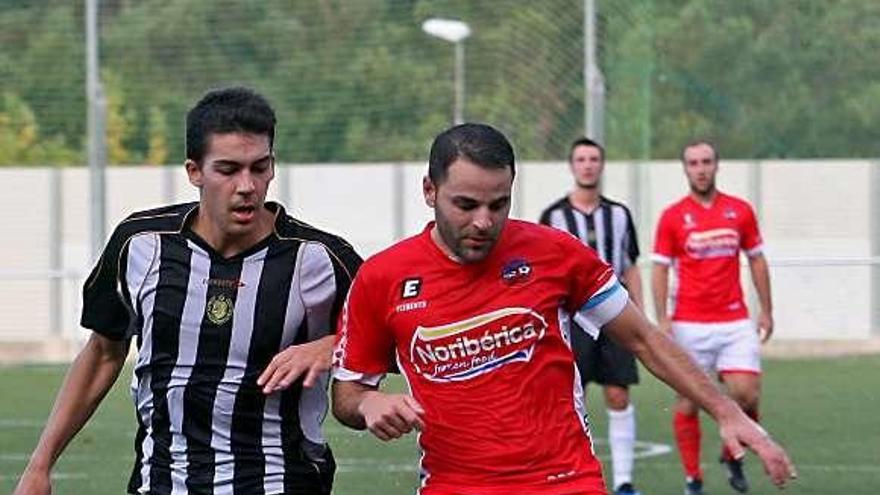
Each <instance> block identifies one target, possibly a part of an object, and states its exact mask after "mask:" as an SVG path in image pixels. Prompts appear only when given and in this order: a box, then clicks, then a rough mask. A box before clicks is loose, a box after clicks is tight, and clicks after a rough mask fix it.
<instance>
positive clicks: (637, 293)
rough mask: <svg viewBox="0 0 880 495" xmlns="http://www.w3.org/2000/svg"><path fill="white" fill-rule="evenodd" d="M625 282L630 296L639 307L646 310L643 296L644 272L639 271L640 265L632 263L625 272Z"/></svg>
mask: <svg viewBox="0 0 880 495" xmlns="http://www.w3.org/2000/svg"><path fill="white" fill-rule="evenodd" d="M623 283H624V285H626V290H627V292H629V298H630V299H632V301H633V302H634V303H636V306H638V308H639V309H641V310H644V308H645V304H644V299H643V297H642V274H641V273H640V272H639V267H638V265H631V266H630V267H629V268H627V269H626V270H625V271H624V272H623Z"/></svg>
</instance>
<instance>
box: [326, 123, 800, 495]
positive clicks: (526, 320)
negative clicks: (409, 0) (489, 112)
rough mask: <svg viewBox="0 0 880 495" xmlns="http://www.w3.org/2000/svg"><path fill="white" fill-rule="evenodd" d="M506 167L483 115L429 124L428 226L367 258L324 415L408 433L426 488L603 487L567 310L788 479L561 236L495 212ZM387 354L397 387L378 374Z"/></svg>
mask: <svg viewBox="0 0 880 495" xmlns="http://www.w3.org/2000/svg"><path fill="white" fill-rule="evenodd" d="M514 171H515V165H514V154H513V149H512V147H511V146H510V143H509V142H508V141H507V139H506V138H505V137H504V135H503V134H501V133H500V132H498V131H497V130H495V129H493V128H492V127H490V126H487V125H482V124H463V125H459V126H455V127H453V128H451V129H448V130H447V131H445V132H443V133H441V134H440V135H438V136H437V138H436V139H435V140H434V144H433V145H432V147H431V153H430V160H429V167H428V176H427V177H425V178H424V180H423V192H424V196H425V202H426V203H427V204H428V206H429V207H431V208H433V209H434V219H435V220H434V222H431V223H429V224H428V225H427V226H426V228H425V229H424V231H422V233H420V234H418V235H416V236H413V237H410V238H408V239H405V240H403V241H401V242H399V243H397V244H395V245H393V246H391V247H390V248H388V249H386V250H385V251H382V252H380V253H378V254H376V255H375V256H373V257H371V258H370V259H369V260H367V261H366V262H365V263H364V265H363V267H362V268H361V270H360V271H359V272H358V275H357V277H356V279H355V282H354V283H353V284H352V288H351V292H350V293H349V296H348V299H347V301H346V305H345V308H344V309H343V313H342V316H341V317H340V331H339V336H338V344H337V351H336V358H335V364H334V366H335V368H334V378H335V379H334V384H333V399H334V401H333V412H334V414H335V415H336V417H337V418H339V419H340V421H342V422H343V423H345V424H347V425H349V426H351V427H353V428H357V429H364V428H366V429H369V431H370V432H371V433H373V434H374V435H376V436H377V437H378V438H380V439H382V440H391V439H394V438H398V437H400V436H401V435H404V434H406V433H408V432H410V431H412V430H413V429H417V430H419V440H418V443H419V447H420V449H421V451H422V455H421V457H420V464H421V466H420V476H421V487H420V493H421V494H423V495H452V494H455V495H502V494H507V493H529V494H532V495H562V494H572V495H573V494H579V495H605V494H606V493H607V490H606V488H605V483H604V481H603V479H602V472H601V468H600V465H599V463H598V460H597V459H596V458H595V455H594V454H593V451H592V444H591V441H590V436H589V429H588V425H587V424H586V423H585V422H584V416H583V414H584V407H583V406H584V404H583V393H582V389H581V387H580V384H579V383H577V382H576V380H575V364H574V358H573V355H572V353H571V349H570V347H569V345H570V344H569V338H568V333H569V331H570V329H571V326H570V322H571V321H572V320H576V321H577V322H578V323H579V324H580V326H581V327H582V328H584V329H585V330H587V331H589V332H591V333H593V334H594V335H595V334H596V333H597V332H599V331H600V328H601V331H603V332H608V333H609V334H610V335H611V336H612V337H613V338H615V339H616V340H617V341H618V342H619V343H620V344H621V345H623V346H624V347H626V348H628V349H630V350H631V351H632V352H634V353H635V354H636V356H638V358H639V359H640V360H641V361H642V362H643V363H644V364H645V365H646V366H647V367H648V369H650V370H651V371H652V372H653V373H654V374H656V375H657V376H658V377H660V378H661V379H662V380H664V381H665V382H667V383H669V384H670V385H672V386H673V387H674V388H675V389H676V390H678V391H679V392H680V393H681V394H683V395H685V396H688V397H691V398H692V399H693V400H694V401H695V402H697V403H698V404H700V405H701V406H702V407H704V408H705V409H706V410H707V411H709V412H710V414H712V416H713V417H715V418H716V419H717V420H718V422H719V424H720V431H721V436H722V438H723V441H724V442H725V443H726V444H727V445H728V446H729V447H730V448H731V449H733V450H734V451H735V452H736V453H737V454H740V453H741V452H742V449H743V445H748V446H750V447H751V448H752V449H754V450H755V451H756V452H757V453H758V455H759V456H760V457H761V458H762V460H763V461H764V462H765V467H766V468H767V471H768V473H769V474H770V477H771V479H772V480H773V482H774V483H776V484H777V485H780V486H782V485H784V484H785V483H786V481H787V480H788V479H789V477H790V476H792V475H793V467H792V465H791V463H790V461H789V460H788V457H787V455H786V454H785V452H784V451H783V450H782V449H781V448H780V447H779V446H777V445H776V444H775V443H774V442H773V441H772V440H771V439H770V437H769V436H768V435H767V434H766V433H765V432H763V431H762V430H761V429H760V428H759V427H758V426H757V425H756V424H755V423H754V422H752V421H751V420H750V419H749V418H748V417H747V416H746V415H745V414H743V413H742V411H741V410H740V409H739V407H737V405H736V404H735V403H734V402H733V401H731V400H730V399H729V398H727V397H725V396H724V395H723V394H721V393H720V392H719V391H718V390H717V389H716V388H715V386H714V384H712V382H711V381H710V380H709V379H708V377H706V375H705V374H703V373H702V371H701V370H700V369H699V368H698V367H697V366H696V365H695V364H694V363H693V361H692V360H691V359H690V358H688V356H687V354H686V353H685V352H684V351H683V350H682V349H681V348H680V347H678V346H677V345H676V344H675V343H674V342H673V341H672V339H670V338H669V337H668V336H667V335H666V334H664V333H662V332H658V331H656V329H655V327H654V326H653V325H651V324H650V323H649V322H648V321H647V319H645V317H644V316H643V314H642V313H641V311H640V310H639V309H638V308H637V307H636V306H635V305H633V304H632V303H630V302H629V300H628V297H627V294H626V290H625V289H623V288H622V287H621V286H620V284H619V283H617V278H616V276H615V275H614V272H613V270H612V269H611V268H610V267H609V266H608V265H606V264H605V263H603V262H602V261H601V260H600V259H598V258H597V257H596V255H595V253H594V252H593V251H592V250H590V249H588V248H587V247H586V246H584V245H583V244H582V243H581V242H579V241H578V240H577V239H574V238H573V237H572V236H570V235H568V234H565V233H563V232H560V231H559V230H557V229H552V228H548V227H545V226H541V225H536V224H532V223H529V222H522V221H517V220H508V214H509V212H510V199H511V188H512V185H513V177H514ZM393 358H396V360H397V363H398V365H399V369H400V371H401V372H402V373H403V374H404V376H405V377H406V379H407V383H408V384H409V387H410V393H402V394H391V393H386V392H383V391H381V390H380V389H379V385H380V383H381V381H382V379H383V377H384V375H385V373H387V372H388V371H389V370H390V368H391V362H392V359H393Z"/></svg>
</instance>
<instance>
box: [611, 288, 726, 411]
mask: <svg viewBox="0 0 880 495" xmlns="http://www.w3.org/2000/svg"><path fill="white" fill-rule="evenodd" d="M604 331H607V332H608V334H609V336H610V337H612V338H613V339H614V340H615V341H617V342H618V343H619V344H621V345H623V346H624V347H626V348H627V349H629V350H630V351H631V352H632V353H633V354H635V355H636V357H638V358H639V360H640V361H642V363H643V364H644V365H645V366H646V367H647V368H648V370H649V371H650V372H651V373H653V374H654V375H655V376H657V378H659V379H660V380H662V381H664V382H665V383H666V384H668V385H669V386H670V387H672V388H673V389H675V390H676V391H677V392H678V393H680V394H681V395H683V396H685V397H687V398H689V399H691V400H693V401H694V402H695V403H697V404H698V405H699V406H700V407H702V408H703V409H705V410H706V411H708V412H709V413H710V414H711V415H712V416H713V417H715V418H719V417H721V416H724V415H726V414H730V413H735V411H736V410H737V409H738V408H737V407H736V404H735V403H733V401H731V400H730V399H729V398H727V397H725V396H724V395H723V394H721V393H720V391H719V390H718V389H717V388H716V387H715V385H714V384H713V383H712V381H711V380H710V379H709V377H708V376H707V375H706V374H705V373H703V371H702V370H701V369H700V368H699V367H698V366H697V365H696V363H694V361H693V360H692V359H691V358H690V356H688V354H687V353H686V352H685V351H684V350H683V349H682V348H681V347H680V346H679V345H678V344H676V343H675V342H674V341H673V340H672V339H671V338H670V337H669V336H668V335H666V334H665V333H664V332H660V331H658V330H657V329H656V328H655V327H654V326H653V325H651V323H650V322H649V321H648V320H647V319H646V318H645V316H644V315H643V314H642V313H641V312H640V311H639V310H637V309H636V308H634V307H633V306H632V305H630V306H628V307H627V308H625V309H624V311H623V313H621V314H620V315H619V316H618V317H617V318H615V319H614V320H612V322H610V323H609V324H608V325H607V326H606V327H605V329H604Z"/></svg>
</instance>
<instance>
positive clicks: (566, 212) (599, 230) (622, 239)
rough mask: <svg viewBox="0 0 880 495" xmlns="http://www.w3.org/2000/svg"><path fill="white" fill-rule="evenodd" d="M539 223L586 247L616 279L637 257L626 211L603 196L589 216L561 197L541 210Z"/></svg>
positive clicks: (628, 215)
mask: <svg viewBox="0 0 880 495" xmlns="http://www.w3.org/2000/svg"><path fill="white" fill-rule="evenodd" d="M540 221H541V223H542V224H544V225H549V226H551V227H555V228H557V229H560V230H564V231H566V232H569V233H570V234H572V235H573V236H575V237H577V238H578V239H580V240H581V242H583V243H584V244H586V245H588V246H590V247H591V248H592V249H593V250H594V251H596V253H597V254H598V255H599V258H601V259H602V261H604V262H606V263H608V264H609V265H611V267H612V268H613V269H614V273H615V274H617V275H618V276H621V275H622V274H623V272H624V271H626V269H627V268H629V267H630V266H632V265H634V264H635V262H636V259H637V258H638V257H639V246H638V238H637V237H636V232H635V226H634V225H633V221H632V216H631V215H630V213H629V209H628V208H627V207H626V206H624V205H623V204H621V203H618V202H615V201H611V200H609V199H608V198H605V197H604V196H602V197H600V200H599V206H598V207H597V208H596V209H595V210H594V211H593V212H592V213H584V212H583V211H581V210H579V209H577V208H575V207H574V206H573V205H572V204H571V201H569V199H568V198H562V199H560V200H559V201H557V202H555V203H553V204H552V205H550V206H549V207H548V208H547V209H546V210H544V212H543V213H542V214H541V219H540Z"/></svg>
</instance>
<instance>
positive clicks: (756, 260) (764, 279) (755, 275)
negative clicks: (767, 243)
mask: <svg viewBox="0 0 880 495" xmlns="http://www.w3.org/2000/svg"><path fill="white" fill-rule="evenodd" d="M749 269H750V270H751V272H752V283H754V284H755V291H756V292H757V293H758V304H759V305H760V306H761V310H760V312H759V313H758V331H759V332H760V333H761V342H767V341H768V340H770V336H771V335H773V301H772V299H771V297H770V268H769V267H768V266H767V258H765V257H764V255H763V254H757V255H755V256H750V257H749Z"/></svg>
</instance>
